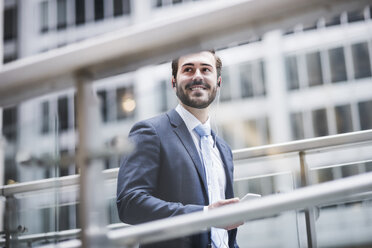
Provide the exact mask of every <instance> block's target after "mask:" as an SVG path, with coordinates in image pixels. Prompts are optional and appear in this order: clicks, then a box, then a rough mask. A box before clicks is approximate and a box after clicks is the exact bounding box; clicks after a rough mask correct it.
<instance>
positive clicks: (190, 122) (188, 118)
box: [176, 104, 216, 145]
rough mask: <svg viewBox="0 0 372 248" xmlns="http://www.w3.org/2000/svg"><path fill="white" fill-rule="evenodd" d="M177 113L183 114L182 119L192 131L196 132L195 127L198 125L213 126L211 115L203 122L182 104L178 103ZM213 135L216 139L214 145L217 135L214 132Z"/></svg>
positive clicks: (214, 139)
mask: <svg viewBox="0 0 372 248" xmlns="http://www.w3.org/2000/svg"><path fill="white" fill-rule="evenodd" d="M176 111H177V113H178V114H179V115H180V116H181V118H182V120H183V121H184V122H185V124H186V127H187V129H188V130H189V132H190V133H192V132H194V128H195V127H196V126H198V125H200V124H201V125H203V126H207V127H208V128H211V121H210V117H209V116H208V119H207V121H206V122H205V123H204V124H202V123H201V122H200V121H199V120H198V119H197V118H196V117H195V116H194V115H193V114H191V113H190V112H189V111H188V110H187V109H185V108H184V107H183V106H182V105H181V104H178V105H177V107H176ZM212 137H213V141H214V145H215V144H216V137H215V135H214V133H213V132H212Z"/></svg>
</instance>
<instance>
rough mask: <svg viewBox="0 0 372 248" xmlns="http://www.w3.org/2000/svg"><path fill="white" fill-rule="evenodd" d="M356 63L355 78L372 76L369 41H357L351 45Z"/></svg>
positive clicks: (354, 62)
mask: <svg viewBox="0 0 372 248" xmlns="http://www.w3.org/2000/svg"><path fill="white" fill-rule="evenodd" d="M351 51H352V55H353V64H354V78H356V79H358V78H365V77H370V76H371V62H370V57H369V51H368V43H367V42H363V43H357V44H353V45H352V46H351Z"/></svg>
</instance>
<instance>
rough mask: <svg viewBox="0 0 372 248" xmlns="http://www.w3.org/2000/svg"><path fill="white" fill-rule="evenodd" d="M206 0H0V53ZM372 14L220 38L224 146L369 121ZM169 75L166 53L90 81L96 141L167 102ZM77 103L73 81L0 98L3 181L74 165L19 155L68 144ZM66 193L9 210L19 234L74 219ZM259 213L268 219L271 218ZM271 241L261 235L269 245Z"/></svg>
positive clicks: (71, 148)
mask: <svg viewBox="0 0 372 248" xmlns="http://www.w3.org/2000/svg"><path fill="white" fill-rule="evenodd" d="M218 2H220V1H218ZM215 3H216V1H212V0H204V1H192V0H183V1H182V0H177V1H175V0H173V1H171V0H148V1H135V0H106V1H104V0H5V1H4V39H3V40H4V57H3V61H4V63H11V62H14V61H15V60H18V59H21V58H25V57H28V56H32V55H35V54H39V53H43V54H45V55H46V56H48V54H49V53H51V52H53V51H55V49H57V48H60V47H64V46H71V45H72V46H73V44H74V43H79V42H89V38H91V37H97V36H103V37H104V36H105V34H107V33H112V32H116V31H117V32H119V31H120V32H123V27H128V28H129V27H131V26H133V25H136V24H140V23H146V22H151V20H155V19H157V20H160V19H164V20H166V18H176V17H177V15H180V14H181V13H185V12H193V11H194V10H195V9H197V8H205V7H207V6H209V5H213V4H215ZM371 17H372V7H371V6H360V9H359V10H357V11H353V12H343V13H342V14H341V15H337V16H333V17H332V18H324V17H322V16H319V18H318V19H317V20H316V21H315V22H314V23H313V24H312V25H309V24H302V23H298V24H297V25H295V26H293V27H292V28H291V29H286V30H273V31H270V32H268V33H266V34H265V35H263V36H250V37H247V38H246V41H245V42H242V43H232V44H227V45H226V46H225V47H217V48H216V49H217V53H218V55H219V56H220V57H221V58H222V61H223V65H224V67H223V71H222V77H223V82H222V89H221V96H220V99H219V101H220V102H219V103H215V104H214V106H213V111H212V119H213V121H214V123H215V129H217V132H218V135H220V136H222V137H223V138H224V139H225V140H226V141H227V142H228V143H229V144H230V145H231V147H232V149H241V148H247V147H253V146H260V145H266V144H273V143H280V142H287V141H292V140H300V139H307V138H313V137H320V136H327V135H333V134H340V133H347V132H354V131H360V130H367V129H372V114H371V113H372V93H371V92H372V73H371V71H372V19H371ZM180 28H182V27H180ZM124 30H125V29H124ZM170 78H171V69H170V63H169V61H164V62H163V63H160V64H156V65H151V66H146V67H143V68H141V69H138V70H136V71H132V72H129V73H125V74H120V75H116V76H113V77H109V78H105V79H102V80H99V81H96V82H94V88H95V90H96V92H97V96H98V97H99V99H100V103H101V105H100V112H101V118H102V122H101V124H100V134H99V135H100V139H101V140H102V142H106V143H110V142H113V140H115V137H117V136H126V135H127V133H128V132H129V129H130V127H131V126H132V125H133V124H134V123H135V122H136V121H138V120H141V119H144V118H149V117H152V116H154V115H157V114H159V113H162V112H166V111H168V110H169V109H172V108H174V107H175V106H176V104H177V100H176V97H175V94H174V92H173V90H172V87H171V82H170ZM75 102H76V96H75V90H74V89H73V88H71V89H68V90H64V91H59V92H56V93H53V94H48V95H44V96H41V97H38V98H35V99H32V100H28V101H25V102H22V103H20V104H18V105H16V106H7V107H6V108H4V109H3V118H2V133H3V136H4V137H5V138H6V142H7V144H6V146H5V151H4V157H5V162H4V169H3V170H4V184H13V183H16V182H27V181H33V180H39V179H46V178H51V177H61V176H68V175H75V174H77V173H78V169H77V167H76V166H75V164H73V163H71V164H70V165H68V166H59V165H58V164H49V165H45V164H43V162H39V163H37V161H36V162H35V161H31V160H29V161H28V162H27V161H26V162H24V161H23V162H21V160H22V157H24V156H26V157H27V156H31V157H38V158H48V157H63V156H64V155H71V156H73V155H74V154H75V149H76V142H77V135H76V120H75V117H76V116H75V110H76V108H75ZM119 160H120V158H119V157H118V156H112V157H111V158H108V159H106V160H105V168H106V169H110V168H116V167H118V166H119ZM366 171H372V164H371V162H369V163H364V164H359V165H358V166H357V167H355V166H344V167H343V166H340V167H337V168H330V169H325V170H323V171H322V172H321V173H320V174H319V175H318V176H317V180H316V182H324V181H329V180H333V179H336V178H341V177H346V176H350V175H354V174H359V173H361V172H366ZM265 180H269V181H270V180H271V181H270V182H266V184H275V182H274V181H275V180H276V179H275V178H274V179H273V178H271V177H269V178H267V179H265ZM251 184H254V180H253V181H252V183H251ZM260 184H261V185H262V184H263V182H258V185H260ZM237 187H238V188H239V184H238V183H237ZM252 187H253V188H256V189H257V191H260V192H257V193H263V194H264V195H265V194H269V193H272V192H266V193H265V192H262V190H260V189H259V187H258V186H257V185H256V186H254V185H253V186H252V185H251V188H252ZM274 188H275V187H273V191H275V189H274ZM237 190H239V189H237ZM108 194H111V195H110V197H111V199H112V200H111V203H110V204H109V206H108V207H107V209H108V214H109V217H110V221H109V222H110V223H118V222H119V220H118V217H117V213H116V205H115V200H114V199H115V191H114V189H113V190H111V191H110V192H109V193H108ZM45 197H46V198H48V197H53V196H50V195H49V196H45ZM70 200H71V199H69V195H68V194H65V195H63V196H60V198H59V199H58V201H59V203H61V204H59V206H58V207H51V205H50V204H49V203H47V200H45V202H44V203H40V202H37V203H35V198H32V197H29V198H27V197H26V198H24V199H22V201H23V203H19V204H20V205H22V204H26V203H27V204H31V205H32V206H35V207H32V208H31V210H23V211H20V212H18V213H17V219H18V221H19V224H21V225H24V226H25V227H27V228H28V234H32V233H42V232H50V231H61V230H69V229H75V228H79V221H78V218H77V216H78V208H77V206H78V204H77V202H76V201H74V200H73V201H70ZM41 201H42V200H41ZM43 204H44V205H43ZM36 206H38V207H36ZM40 206H42V207H40ZM36 217H37V221H35V218H36ZM332 218H333V217H332ZM266 222H267V224H266V228H268V226H269V225H270V223H271V222H270V221H267V220H266ZM261 223H262V222H261ZM370 223H371V221H370ZM261 225H265V224H261ZM288 229H289V230H290V228H289V227H288ZM251 231H252V230H251ZM247 232H248V233H249V230H248V231H247ZM279 236H280V235H279V234H278V235H277V237H278V238H279ZM330 237H331V238H332V239H333V238H334V236H330ZM363 237H364V236H363ZM241 240H244V237H241ZM289 240H291V239H289ZM42 242H47V241H45V240H43V241H42ZM247 242H248V241H247ZM288 242H289V244H291V242H292V241H288ZM336 243H337V242H336ZM247 244H248V243H247ZM253 244H254V243H253ZM369 244H370V245H371V243H369ZM271 245H272V244H270V243H267V246H266V247H272V246H271ZM242 247H245V246H244V245H242ZM247 247H249V246H247ZM250 247H257V246H254V245H252V246H250ZM263 247H265V246H263ZM283 247H284V246H283ZM287 247H293V246H291V245H290V246H287ZM336 247H337V245H336ZM353 247H354V246H353ZM355 247H356V246H355Z"/></svg>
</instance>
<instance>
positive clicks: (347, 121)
mask: <svg viewBox="0 0 372 248" xmlns="http://www.w3.org/2000/svg"><path fill="white" fill-rule="evenodd" d="M335 113H336V126H337V133H346V132H352V131H353V122H352V119H351V118H352V117H351V106H350V105H341V106H336V107H335Z"/></svg>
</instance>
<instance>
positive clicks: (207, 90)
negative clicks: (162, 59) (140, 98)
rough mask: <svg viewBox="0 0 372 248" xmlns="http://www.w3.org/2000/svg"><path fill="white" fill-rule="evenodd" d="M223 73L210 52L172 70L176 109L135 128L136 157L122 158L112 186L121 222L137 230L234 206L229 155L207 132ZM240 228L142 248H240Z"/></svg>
mask: <svg viewBox="0 0 372 248" xmlns="http://www.w3.org/2000/svg"><path fill="white" fill-rule="evenodd" d="M221 66H222V63H221V60H220V59H219V58H218V57H217V55H216V54H215V53H214V51H204V52H200V53H195V54H189V55H185V56H181V57H180V58H178V59H176V60H174V61H173V62H172V87H173V89H174V91H175V93H176V95H177V97H178V99H179V104H178V106H177V107H176V108H175V109H173V110H170V111H169V112H167V113H165V114H161V115H159V116H157V117H154V118H151V119H148V120H145V121H141V122H138V123H137V124H135V125H134V126H133V128H132V129H131V131H130V134H129V139H130V140H131V141H132V142H134V144H135V145H136V149H135V151H134V152H133V153H131V154H130V155H128V156H126V157H124V159H123V161H122V163H121V166H120V170H119V175H118V185H117V208H118V213H119V217H120V219H121V220H122V221H123V222H125V223H128V224H139V223H144V222H148V221H152V220H156V219H162V218H167V217H172V216H176V215H181V214H188V213H193V212H197V211H209V210H211V209H213V208H218V207H221V206H223V205H228V204H234V203H237V202H239V199H238V198H233V197H234V196H233V158H232V153H231V149H230V148H229V146H228V145H227V143H226V142H225V141H223V140H222V139H221V138H220V137H218V136H216V135H215V133H214V132H213V131H210V119H209V105H210V104H211V103H212V102H213V100H214V99H215V97H216V93H217V91H218V90H220V86H221V81H222V80H221ZM201 130H204V131H205V132H204V131H201ZM238 225H239V224H237V225H233V226H230V227H226V228H224V229H223V228H214V227H212V228H211V230H209V231H206V232H203V233H200V234H196V235H192V236H189V237H183V238H178V239H173V240H168V241H164V242H159V243H156V244H150V245H144V246H142V247H159V248H160V247H161V248H167V247H172V248H173V247H174V248H180V247H185V248H198V247H200V248H207V247H216V248H219V247H223V248H226V247H238V246H237V244H236V241H235V238H236V232H237V229H236V228H237V226H238Z"/></svg>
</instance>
